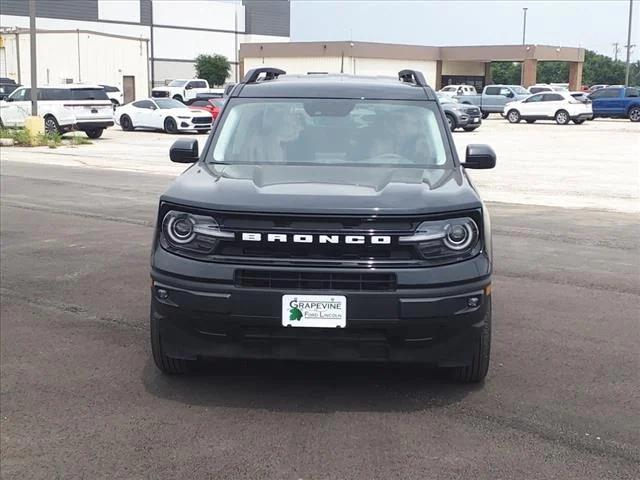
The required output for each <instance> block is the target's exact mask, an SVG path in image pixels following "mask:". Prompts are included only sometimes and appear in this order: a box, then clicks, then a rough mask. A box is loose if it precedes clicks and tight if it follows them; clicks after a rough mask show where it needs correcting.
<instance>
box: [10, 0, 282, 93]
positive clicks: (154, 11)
mask: <svg viewBox="0 0 640 480" xmlns="http://www.w3.org/2000/svg"><path fill="white" fill-rule="evenodd" d="M289 25H290V4H289V1H288V0H242V1H240V0H238V1H236V2H224V1H214V0H204V1H202V0H117V1H114V0H37V1H36V29H37V32H38V33H37V37H36V44H37V58H38V83H40V84H41V85H43V84H46V83H73V82H85V83H100V84H108V85H114V86H117V87H119V88H120V89H122V90H123V91H125V94H126V97H128V98H127V100H131V99H133V98H140V97H144V96H146V95H147V94H148V91H149V88H150V87H151V86H157V85H164V84H165V83H166V82H168V81H170V80H172V79H174V78H191V77H193V76H194V74H195V70H194V59H195V58H196V57H197V56H198V55H200V54H222V55H224V56H226V57H227V58H228V59H229V61H230V62H231V66H232V72H231V76H230V80H237V78H238V77H237V76H238V63H239V59H238V50H239V46H240V44H241V43H251V42H270V43H273V42H282V41H284V42H286V41H289ZM28 28H29V2H28V1H26V0H0V38H1V40H0V76H1V77H9V78H13V79H14V80H16V81H18V82H20V83H22V84H24V85H28V84H29V83H30V58H29V31H28Z"/></svg>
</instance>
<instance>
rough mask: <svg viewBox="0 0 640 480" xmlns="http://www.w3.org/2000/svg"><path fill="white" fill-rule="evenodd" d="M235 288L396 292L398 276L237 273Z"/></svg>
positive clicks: (382, 274)
mask: <svg viewBox="0 0 640 480" xmlns="http://www.w3.org/2000/svg"><path fill="white" fill-rule="evenodd" d="M235 285H236V286H237V287H247V288H274V289H293V290H351V291H356V292H370V291H375V292H382V291H384V292H388V291H393V290H395V289H396V276H395V275H394V274H392V273H340V272H337V273H335V272H289V271H270V270H236V275H235Z"/></svg>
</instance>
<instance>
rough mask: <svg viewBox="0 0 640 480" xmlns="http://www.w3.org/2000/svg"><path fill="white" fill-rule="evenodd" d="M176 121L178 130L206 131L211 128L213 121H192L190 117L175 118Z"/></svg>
mask: <svg viewBox="0 0 640 480" xmlns="http://www.w3.org/2000/svg"><path fill="white" fill-rule="evenodd" d="M176 123H177V124H178V130H185V131H187V130H191V131H193V130H195V131H208V130H211V124H212V123H213V121H211V122H209V123H193V121H192V120H191V119H185V118H177V119H176Z"/></svg>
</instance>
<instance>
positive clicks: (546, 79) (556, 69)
mask: <svg viewBox="0 0 640 480" xmlns="http://www.w3.org/2000/svg"><path fill="white" fill-rule="evenodd" d="M536 79H537V80H536V81H537V82H538V83H569V64H568V63H567V62H539V63H538V69H537V72H536Z"/></svg>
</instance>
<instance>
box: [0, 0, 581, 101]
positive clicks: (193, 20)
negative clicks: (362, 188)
mask: <svg viewBox="0 0 640 480" xmlns="http://www.w3.org/2000/svg"><path fill="white" fill-rule="evenodd" d="M290 8H291V5H290V2H289V0H236V1H216V0H117V1H116V0H37V1H36V29H37V35H36V42H37V54H38V61H37V68H38V83H39V84H40V85H45V84H54V83H78V82H83V83H98V84H106V85H113V86H117V87H119V88H120V89H121V90H122V91H123V92H124V94H125V101H131V100H133V99H135V98H142V97H145V96H147V95H148V93H149V89H150V88H151V87H152V86H159V85H164V84H166V83H168V82H169V81H170V80H173V79H175V78H192V77H193V76H194V75H195V69H194V60H195V58H196V57H197V56H198V55H200V54H222V55H224V56H226V57H227V58H228V59H229V61H230V63H231V67H232V71H231V75H230V78H229V80H230V81H238V80H239V79H240V78H241V77H242V75H243V73H244V72H245V71H247V70H248V69H249V68H253V67H256V66H265V65H268V66H277V67H280V68H283V69H284V70H286V71H287V72H289V73H308V72H328V73H334V72H335V73H338V72H343V73H351V74H360V75H396V74H397V72H398V71H399V70H401V69H404V68H413V69H418V70H421V71H423V72H424V74H425V77H426V79H427V81H428V82H429V83H430V84H431V85H433V86H434V87H436V88H439V87H441V86H442V85H447V84H460V83H466V84H471V85H475V86H476V87H482V86H483V85H485V84H487V83H491V78H490V77H491V76H490V71H491V70H490V66H491V62H497V61H500V62H505V61H506V62H518V63H521V64H522V68H523V84H524V85H525V86H528V85H532V84H534V83H535V82H536V67H537V64H538V62H544V61H563V62H568V63H569V73H570V78H569V83H570V84H571V86H572V88H578V87H579V86H580V84H581V81H582V64H583V61H584V50H583V49H580V48H571V47H552V46H541V45H511V46H467V47H433V46H420V45H399V44H387V43H369V42H290V41H289V37H290ZM28 9H29V2H28V1H26V0H0V77H9V78H12V79H14V80H16V81H17V82H19V83H21V84H23V85H29V84H30V57H29V51H30V48H29V47H30V39H29V30H28V27H29V11H28Z"/></svg>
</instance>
